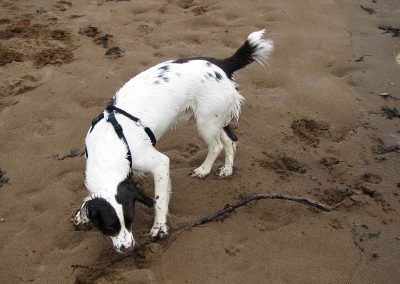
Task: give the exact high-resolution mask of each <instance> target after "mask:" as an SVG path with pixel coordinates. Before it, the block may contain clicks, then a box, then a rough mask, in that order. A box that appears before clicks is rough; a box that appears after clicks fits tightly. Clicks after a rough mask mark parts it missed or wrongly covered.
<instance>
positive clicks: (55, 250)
mask: <svg viewBox="0 0 400 284" xmlns="http://www.w3.org/2000/svg"><path fill="white" fill-rule="evenodd" d="M360 5H362V6H363V7H364V8H372V9H374V11H375V13H373V14H369V13H368V11H366V10H365V9H362V8H361V7H360ZM372 12H373V11H371V13H372ZM0 23H1V24H0V38H1V39H0V61H1V62H0V64H1V66H0V129H1V131H0V161H1V164H0V167H1V169H2V170H4V171H6V177H3V178H4V179H6V178H7V177H8V178H9V180H8V183H6V180H4V181H5V183H4V184H3V185H2V186H1V188H0V200H1V201H0V202H1V203H0V204H1V208H0V218H1V219H0V221H1V222H0V235H1V237H0V275H1V276H0V277H1V279H0V282H1V283H22V282H33V283H73V282H75V281H76V282H77V283H93V282H95V283H153V282H157V283H163V282H167V283H183V282H193V283H199V282H202V283H209V282H211V283H232V282H233V283H294V282H297V283H399V279H400V269H399V268H400V239H399V237H400V226H399V210H400V203H399V202H400V198H399V194H400V177H399V170H400V163H399V162H400V156H399V146H400V133H399V131H400V119H399V118H397V117H394V118H393V119H388V118H387V116H386V115H385V114H384V113H383V112H382V110H381V108H382V106H388V107H391V108H393V107H397V109H399V108H400V101H399V99H400V80H399V78H400V66H399V65H398V64H397V63H396V61H395V57H394V55H396V54H398V53H400V38H398V37H392V34H383V31H382V30H380V29H378V26H380V25H387V26H392V27H395V28H396V27H397V28H400V3H399V1H398V0H376V1H372V0H358V1H355V0H353V1H343V0H321V1H307V0H304V1H295V0H291V1H289V0H282V1H272V0H271V1H269V0H267V1H204V0H196V1H191V0H187V1H184V0H182V1H178V0H176V1H133V0H132V1H105V0H92V1H83V0H81V1H49V0H35V1H21V0H20V1H17V0H8V1H4V0H2V1H0ZM88 25H91V29H89V30H88V29H86V30H85V29H82V28H85V27H87V26H88ZM95 27H96V28H97V30H96V29H95ZM264 27H265V28H267V29H268V31H269V32H268V35H267V36H268V37H270V38H272V39H273V40H274V41H275V44H276V49H275V51H274V53H273V55H272V57H271V59H270V60H269V64H268V67H267V68H266V71H264V70H263V69H262V68H261V67H260V66H258V65H257V64H253V65H252V66H250V67H249V68H247V69H246V70H242V71H240V72H238V74H237V81H238V83H239V86H240V89H241V92H242V94H243V95H244V96H245V97H246V99H247V101H246V104H245V105H244V106H243V112H242V116H241V119H240V122H239V123H238V124H237V125H236V126H237V132H238V135H239V139H240V140H239V142H240V144H239V149H238V155H237V158H236V167H235V172H234V175H233V176H232V177H230V178H228V179H219V178H217V177H215V176H213V175H210V176H209V177H207V178H206V179H204V180H196V179H192V178H190V177H188V176H187V172H188V171H189V170H190V169H192V168H194V167H195V166H197V165H198V164H199V163H200V162H201V161H202V160H203V159H204V157H205V154H206V147H205V145H204V144H203V142H202V141H201V140H200V138H198V136H197V135H196V133H195V130H194V129H193V126H192V125H190V124H188V125H182V126H180V127H178V129H177V130H176V131H174V132H170V133H168V134H166V135H165V136H164V137H163V139H162V140H161V141H160V143H159V145H158V146H157V148H158V149H159V150H160V151H162V152H164V153H166V154H167V155H168V156H169V157H170V158H171V167H172V169H171V171H172V173H171V175H172V184H173V195H172V200H171V205H170V219H169V222H170V225H171V227H172V228H176V227H178V226H179V225H182V224H184V223H185V222H188V221H191V220H195V219H197V218H199V217H201V216H203V215H205V214H208V213H211V212H212V211H214V210H216V209H219V208H222V207H223V206H224V205H225V204H227V203H229V202H232V201H235V200H238V199H239V198H240V197H242V196H245V195H248V194H251V193H267V192H271V193H278V192H282V193H287V194H297V195H304V196H308V197H311V198H314V199H317V200H320V201H322V202H325V203H328V204H331V205H333V206H334V207H335V210H334V211H333V212H328V213H326V212H319V211H317V210H314V209H310V208H308V207H307V206H304V205H301V204H295V203H291V202H286V201H258V202H255V203H252V204H250V205H248V206H246V207H242V208H240V209H238V210H237V211H236V212H234V213H233V214H231V215H229V216H228V217H227V218H225V219H224V220H220V221H219V222H213V223H209V224H207V225H204V226H201V227H197V228H194V229H191V230H188V231H184V232H182V233H180V234H177V235H174V236H171V237H170V238H169V239H167V240H164V241H161V242H158V243H154V244H150V245H147V246H142V249H141V250H140V251H139V253H138V254H137V255H136V256H135V257H131V258H127V259H124V260H121V261H119V262H117V263H115V264H113V265H109V264H110V263H111V262H112V261H114V260H118V259H119V257H120V256H119V255H117V254H116V253H115V252H114V251H113V250H112V248H111V247H110V245H109V243H108V242H106V240H105V238H104V237H103V236H102V235H101V234H100V233H99V232H98V231H97V230H95V229H92V230H90V231H75V230H74V228H73V227H72V225H71V224H70V223H69V218H70V216H71V215H72V214H73V213H74V212H75V210H76V209H77V208H78V207H79V205H80V202H81V199H82V198H83V197H84V196H85V194H86V192H85V189H84V186H83V179H84V175H83V174H84V167H85V159H84V158H82V157H73V158H65V159H61V157H62V156H64V155H67V154H68V153H69V152H70V150H71V149H73V148H78V149H79V150H80V151H82V149H84V145H83V139H84V136H85V134H86V131H87V129H88V127H89V125H90V122H91V119H92V118H93V117H94V116H95V115H97V114H98V113H99V112H100V111H101V110H102V109H103V108H104V106H105V104H106V102H107V101H108V99H109V98H110V97H111V96H112V95H113V94H114V93H115V91H116V90H118V88H119V87H121V85H122V84H123V83H124V82H125V81H127V80H128V79H129V78H131V77H132V76H134V75H135V74H137V73H138V72H140V71H142V70H145V69H146V68H148V67H150V66H152V65H154V64H156V63H159V62H161V61H165V60H169V59H174V58H180V57H188V56H196V55H206V56H215V57H221V58H223V57H226V56H229V55H231V54H232V52H234V51H235V50H236V48H238V47H239V46H240V45H241V44H242V42H243V41H244V39H245V37H246V36H247V35H248V34H249V33H250V32H252V31H254V30H257V29H261V28H264ZM105 35H107V36H105ZM102 36H105V37H102ZM111 47H119V48H120V49H121V50H123V52H120V51H118V50H116V51H117V52H116V53H112V54H111V56H106V55H105V53H106V51H107V49H108V48H111ZM114 51H115V50H114ZM7 62H10V63H7ZM382 93H388V94H387V95H386V96H380V94H382ZM132 150H133V153H134V152H135V150H134V149H132ZM133 155H134V154H133ZM222 162H223V160H222V158H220V159H219V160H218V162H217V163H216V168H217V166H219V165H221V164H222ZM216 168H215V169H216ZM140 183H141V184H142V187H143V188H144V190H146V191H147V192H148V193H149V194H151V193H152V190H153V189H152V181H151V179H150V178H145V179H144V180H143V181H141V182H140ZM137 215H138V218H137V219H136V220H135V222H134V231H135V236H136V238H137V239H138V240H139V241H141V242H143V240H145V236H144V235H145V234H146V233H147V232H148V231H149V229H150V227H151V225H152V218H153V211H152V210H151V209H148V208H144V207H143V206H139V207H138V208H137ZM107 266H108V267H107Z"/></svg>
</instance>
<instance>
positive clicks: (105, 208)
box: [85, 197, 121, 236]
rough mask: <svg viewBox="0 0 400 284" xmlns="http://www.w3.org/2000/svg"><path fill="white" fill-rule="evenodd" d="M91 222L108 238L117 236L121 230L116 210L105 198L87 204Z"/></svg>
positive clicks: (94, 199)
mask: <svg viewBox="0 0 400 284" xmlns="http://www.w3.org/2000/svg"><path fill="white" fill-rule="evenodd" d="M85 208H86V210H87V216H88V218H89V220H90V221H91V222H92V223H93V224H94V225H95V226H96V227H97V229H99V231H100V232H102V233H103V234H105V235H107V236H116V235H118V233H119V231H120V230H121V223H120V222H119V219H118V216H117V213H116V212H115V209H114V208H113V207H112V206H111V204H110V203H108V201H106V200H105V199H104V198H100V197H96V198H93V199H91V200H89V201H87V202H86V204H85Z"/></svg>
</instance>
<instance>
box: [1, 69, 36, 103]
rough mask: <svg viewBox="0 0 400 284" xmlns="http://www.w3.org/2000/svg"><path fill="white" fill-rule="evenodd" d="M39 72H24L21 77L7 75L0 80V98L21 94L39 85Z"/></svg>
mask: <svg viewBox="0 0 400 284" xmlns="http://www.w3.org/2000/svg"><path fill="white" fill-rule="evenodd" d="M41 79H42V76H41V75H40V74H26V75H23V76H21V77H8V78H5V79H4V80H1V81H0V99H4V98H7V97H11V96H15V95H19V94H22V93H24V92H26V91H29V90H32V89H34V88H36V87H38V86H40V85H41V84H42V83H43V81H42V80H41Z"/></svg>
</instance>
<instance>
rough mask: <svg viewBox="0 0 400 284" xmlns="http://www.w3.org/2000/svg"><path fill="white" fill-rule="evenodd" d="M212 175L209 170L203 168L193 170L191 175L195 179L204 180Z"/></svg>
mask: <svg viewBox="0 0 400 284" xmlns="http://www.w3.org/2000/svg"><path fill="white" fill-rule="evenodd" d="M209 173H210V171H209V170H206V169H204V168H203V167H198V168H197V169H194V170H191V171H190V172H189V175H190V176H191V177H193V178H204V177H206V176H207V175H208V174H209Z"/></svg>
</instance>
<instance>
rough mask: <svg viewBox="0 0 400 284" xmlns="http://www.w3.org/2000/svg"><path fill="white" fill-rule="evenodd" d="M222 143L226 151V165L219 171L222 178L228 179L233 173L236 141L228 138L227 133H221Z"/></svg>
mask: <svg viewBox="0 0 400 284" xmlns="http://www.w3.org/2000/svg"><path fill="white" fill-rule="evenodd" d="M221 141H222V144H223V145H224V150H225V164H224V165H223V166H222V167H221V168H220V169H219V176H220V177H227V176H230V175H232V172H233V159H234V158H235V153H236V141H233V140H232V138H230V137H228V135H227V134H226V132H225V131H221Z"/></svg>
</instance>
